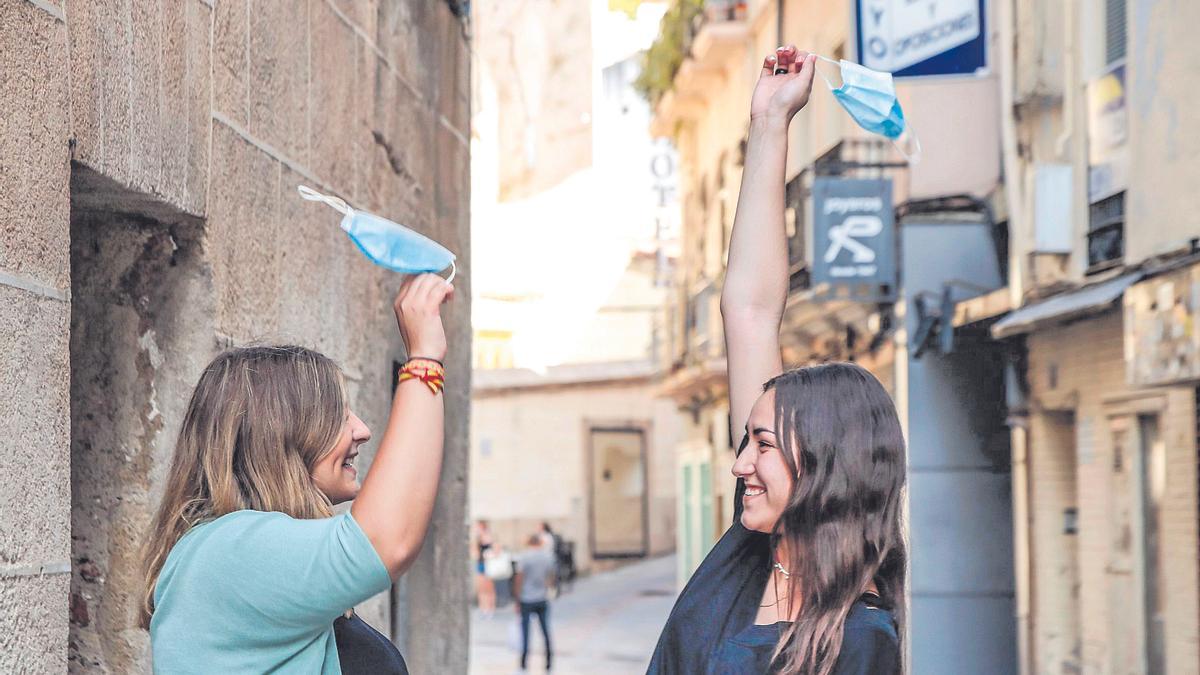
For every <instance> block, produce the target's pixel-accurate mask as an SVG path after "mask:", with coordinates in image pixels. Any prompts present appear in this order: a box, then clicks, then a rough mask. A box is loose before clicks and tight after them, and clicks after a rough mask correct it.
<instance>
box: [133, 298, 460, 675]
mask: <svg viewBox="0 0 1200 675" xmlns="http://www.w3.org/2000/svg"><path fill="white" fill-rule="evenodd" d="M452 295H453V286H451V285H450V284H449V283H447V282H446V281H445V280H444V279H442V278H440V277H437V276H434V275H431V274H427V275H421V276H412V277H408V278H407V279H406V280H405V281H404V284H403V286H402V287H401V290H400V294H399V296H398V297H397V298H396V301H395V312H396V319H397V322H398V323H399V327H400V334H401V337H402V338H403V340H404V343H405V345H406V347H407V350H408V354H409V355H410V359H409V360H408V361H407V362H406V363H405V364H404V366H402V367H401V369H400V373H399V380H400V383H399V384H398V385H397V387H396V393H395V398H394V400H393V401H392V411H391V416H390V418H389V419H388V425H387V428H386V430H385V431H384V434H383V439H382V440H381V441H380V443H379V449H378V451H377V452H376V454H375V460H374V462H373V463H372V464H371V473H370V475H368V476H367V477H366V480H365V482H364V484H362V485H361V486H360V485H359V482H358V469H357V468H355V466H354V459H355V457H357V456H358V454H359V448H360V447H361V446H362V444H363V443H365V442H367V441H368V440H370V438H371V431H370V429H368V428H367V426H366V424H364V423H363V421H362V420H360V419H359V418H358V417H357V416H356V415H355V414H354V413H353V412H352V411H351V410H350V407H349V403H348V398H347V394H346V383H345V379H344V376H343V375H342V372H341V371H340V370H339V369H338V367H337V366H336V365H335V364H334V363H333V361H331V360H330V359H328V358H327V357H325V356H323V355H321V354H318V353H317V352H314V351H312V350H310V349H305V348H303V347H296V346H289V345H285V346H264V347H243V348H239V349H231V350H228V351H226V352H224V353H222V354H221V355H219V356H217V358H215V359H213V361H212V362H211V363H210V364H209V365H208V367H206V368H205V369H204V372H203V373H202V374H201V375H200V381H199V383H198V384H197V385H196V389H195V391H194V392H193V393H192V398H191V401H190V403H189V404H188V409H187V413H186V415H185V416H184V419H183V425H182V428H181V429H180V431H179V439H178V441H177V442H176V445H175V454H174V458H173V459H172V461H171V468H170V472H169V473H168V477H167V484H166V490H165V492H164V494H163V498H162V502H161V504H160V505H159V509H158V514H157V516H156V517H155V519H154V523H153V526H152V529H151V531H150V532H149V536H148V538H147V543H146V548H145V565H146V580H145V595H144V596H143V608H142V609H143V613H142V617H141V618H142V625H143V627H147V628H149V629H150V646H151V649H152V652H153V658H154V669H155V671H157V672H164V673H219V672H229V673H233V672H255V673H266V672H281V671H284V670H286V671H288V672H304V673H341V672H346V673H366V672H370V673H407V672H408V671H407V669H406V667H405V664H404V660H403V658H402V657H401V655H400V652H399V651H398V650H396V647H395V646H394V645H393V644H392V643H391V641H390V640H388V639H387V638H386V637H385V636H383V635H382V634H380V633H379V632H378V631H375V630H374V629H373V628H371V627H370V626H368V625H367V624H366V623H365V622H363V621H362V620H361V619H358V618H357V617H355V616H354V615H353V614H350V616H349V617H347V616H346V614H347V613H348V610H349V609H350V608H352V607H353V606H354V605H356V604H358V603H360V602H363V601H365V600H367V599H368V598H371V597H372V596H374V595H376V594H378V593H381V592H383V591H385V590H387V589H388V588H390V587H391V585H392V582H393V581H395V580H396V579H397V578H398V577H399V576H400V575H401V574H403V573H404V571H405V570H407V569H408V568H409V567H410V566H411V565H412V564H413V562H414V561H415V560H416V559H417V555H418V554H419V553H420V551H421V544H422V542H423V541H424V539H425V532H426V530H427V529H428V527H429V520H430V517H431V515H432V513H433V502H434V498H435V497H436V496H437V486H438V476H439V475H440V474H441V469H442V449H443V432H442V429H443V417H444V414H445V412H444V407H443V399H442V395H441V391H442V384H443V382H444V380H443V376H444V369H443V366H442V360H443V359H445V355H446V335H445V331H444V329H443V326H442V319H441V315H440V308H441V305H442V303H443V302H446V301H447V300H449V299H450V298H451V297H452ZM350 500H354V504H353V505H352V506H351V507H350V509H349V511H347V512H345V513H342V514H339V515H334V514H333V505H334V504H338V503H342V502H347V501H350ZM343 619H352V621H351V622H350V623H346V622H345V621H342V620H343ZM335 622H337V624H338V625H337V627H335Z"/></svg>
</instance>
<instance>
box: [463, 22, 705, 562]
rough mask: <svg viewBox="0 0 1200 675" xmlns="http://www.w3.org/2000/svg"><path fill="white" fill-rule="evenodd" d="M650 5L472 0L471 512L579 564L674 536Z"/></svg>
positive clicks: (639, 552) (511, 536) (666, 186)
mask: <svg viewBox="0 0 1200 675" xmlns="http://www.w3.org/2000/svg"><path fill="white" fill-rule="evenodd" d="M662 8H663V6H662V5H661V4H659V3H643V5H642V7H641V9H640V10H635V11H634V12H633V14H632V17H631V16H630V15H629V14H626V13H624V12H615V11H610V10H609V8H608V6H607V4H606V3H604V2H595V3H590V7H589V3H582V2H575V3H563V4H559V5H552V6H546V5H535V4H521V3H502V2H492V3H478V4H476V6H475V27H476V49H477V54H478V55H479V57H480V60H479V62H478V65H477V80H476V91H477V93H478V95H477V101H478V103H477V106H476V110H475V124H474V144H473V153H474V164H473V172H474V182H473V214H472V219H473V221H474V225H473V231H472V235H473V239H474V244H473V246H474V249H475V251H477V254H476V256H475V261H476V262H475V277H474V288H473V292H474V297H475V302H474V316H473V323H474V331H475V366H476V369H477V370H476V374H475V381H474V387H473V394H472V404H473V414H472V428H471V448H472V450H471V462H472V467H473V471H472V474H473V475H472V478H471V486H470V494H471V515H472V518H475V519H480V518H482V519H487V520H488V521H489V523H490V525H491V527H492V530H493V532H494V533H495V534H496V536H497V538H498V539H499V541H500V543H501V544H503V545H504V546H506V547H509V548H513V547H519V546H520V545H521V542H523V541H524V539H525V537H526V536H527V535H528V533H529V532H532V531H534V530H535V529H536V528H537V527H538V526H539V525H540V524H541V523H542V522H543V521H545V522H549V523H550V524H551V526H552V527H553V528H554V529H555V531H556V532H557V533H559V534H560V535H562V536H563V537H564V538H565V539H566V540H568V541H570V542H573V543H574V545H575V547H576V556H575V559H576V562H577V564H578V565H579V566H580V567H581V568H582V569H584V570H587V569H591V568H593V567H595V566H596V565H597V564H601V565H605V564H608V562H605V561H612V560H621V559H626V558H631V557H644V556H651V555H658V554H662V553H666V552H669V551H671V550H673V549H674V545H675V515H676V513H675V476H674V472H673V469H672V463H673V459H672V457H673V448H674V446H675V444H676V441H677V438H678V433H679V428H680V424H681V422H680V418H681V416H680V413H679V412H678V411H677V410H676V407H675V406H674V405H673V404H672V403H671V402H670V401H668V400H664V399H661V398H659V397H658V395H657V393H658V384H659V382H660V381H661V378H662V373H661V369H660V364H661V363H662V359H661V358H660V354H661V353H662V352H663V351H664V350H665V349H666V342H665V340H666V339H667V338H668V332H667V330H666V327H667V325H668V324H669V319H668V314H667V312H668V311H669V308H668V298H669V297H670V295H671V292H672V289H671V286H670V281H671V278H672V276H673V274H672V265H673V263H674V260H675V257H676V251H675V245H676V244H675V238H676V232H677V227H678V225H677V223H678V216H677V210H676V209H674V208H673V205H674V201H673V200H674V199H675V194H674V189H675V175H674V172H675V153H674V150H673V149H672V148H671V147H670V144H668V143H662V142H655V141H653V140H652V139H651V138H650V136H649V133H648V131H647V129H648V125H649V118H650V117H649V109H648V108H647V106H646V103H645V101H643V100H642V99H641V98H640V97H639V96H638V95H637V94H636V92H635V91H634V90H633V88H632V82H633V80H634V78H636V76H637V74H638V65H637V64H638V58H637V54H638V51H639V50H640V49H643V48H644V47H645V45H646V44H648V43H649V41H650V39H652V38H653V35H654V30H655V28H656V27H657V18H658V17H659V16H661V11H662Z"/></svg>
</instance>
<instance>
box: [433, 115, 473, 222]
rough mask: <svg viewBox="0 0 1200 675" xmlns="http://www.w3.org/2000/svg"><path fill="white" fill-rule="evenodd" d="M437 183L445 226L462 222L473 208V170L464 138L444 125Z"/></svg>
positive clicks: (439, 140)
mask: <svg viewBox="0 0 1200 675" xmlns="http://www.w3.org/2000/svg"><path fill="white" fill-rule="evenodd" d="M434 156H435V157H436V158H437V183H436V189H435V190H434V195H433V200H434V206H435V212H436V213H437V215H438V219H439V221H442V220H445V221H447V222H446V223H445V224H444V225H443V227H447V226H449V227H454V226H457V225H458V224H459V221H460V220H462V219H463V218H464V217H465V215H466V213H467V211H468V210H469V208H470V204H469V203H468V201H469V197H470V194H471V170H470V167H469V150H468V147H467V145H466V143H465V142H464V139H463V138H462V137H460V136H459V135H458V134H455V133H453V132H451V131H450V130H449V129H447V128H445V127H444V126H442V125H440V124H439V125H438V129H437V150H436V152H435V153H434Z"/></svg>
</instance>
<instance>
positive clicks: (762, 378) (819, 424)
mask: <svg viewBox="0 0 1200 675" xmlns="http://www.w3.org/2000/svg"><path fill="white" fill-rule="evenodd" d="M814 66H815V57H814V56H810V55H807V54H804V53H803V52H798V51H797V50H796V49H795V48H794V47H786V48H781V49H779V50H777V52H776V53H775V54H774V55H771V56H769V57H767V59H766V60H765V61H764V63H763V69H762V74H761V76H760V78H759V81H758V85H757V86H756V88H755V90H754V96H753V99H752V102H751V106H750V135H749V142H748V145H747V151H746V162H745V170H744V173H743V176H742V190H741V197H740V199H739V202H738V208H737V215H736V217H735V220H734V228H733V235H732V241H731V243H730V250H729V268H728V271H727V275H726V279H725V287H724V289H723V292H722V296H721V313H722V317H723V321H724V329H725V340H726V351H727V354H728V361H729V398H730V401H729V403H730V417H731V423H732V424H734V425H736V426H735V428H736V429H738V430H739V433H740V432H741V430H742V429H743V427H744V433H745V436H744V438H743V440H742V443H741V445H740V447H739V450H738V455H737V459H736V460H735V462H734V465H733V474H734V475H735V476H736V477H737V479H738V488H737V497H738V499H737V502H736V504H735V522H734V523H733V526H732V527H731V528H730V529H729V530H728V531H727V532H726V533H725V535H724V536H723V537H722V538H721V540H720V541H719V542H718V543H717V545H716V546H715V547H714V548H713V550H712V551H711V552H710V553H709V555H708V557H707V558H706V559H705V560H704V562H703V563H702V564H701V565H700V567H699V569H697V570H696V572H695V574H694V575H693V576H692V578H691V580H689V582H688V584H687V586H686V587H685V588H684V590H683V592H682V593H681V594H680V597H679V600H678V601H677V602H676V605H675V607H674V609H673V610H672V611H671V616H670V618H669V619H668V621H667V625H666V626H665V628H664V629H663V633H662V636H661V637H660V638H659V643H658V647H657V648H656V649H655V653H654V658H653V660H652V661H651V664H650V668H649V671H648V672H650V673H655V674H672V675H673V674H676V673H678V674H684V673H686V674H689V675H690V674H692V673H721V674H726V673H730V674H732V673H739V674H751V673H787V674H803V675H867V674H870V675H892V674H894V673H899V672H901V649H900V635H902V624H903V620H904V616H903V608H904V604H903V603H904V583H905V577H904V575H905V556H906V554H905V546H904V541H903V538H902V535H901V528H900V505H901V491H902V489H903V485H904V475H905V458H904V453H905V450H904V438H903V436H902V434H901V430H900V423H899V420H898V418H897V415H896V410H895V406H894V405H893V403H892V400H891V398H890V397H889V396H888V394H887V392H886V391H885V390H884V388H883V387H882V386H881V385H880V384H879V382H878V380H876V379H875V378H874V377H873V376H872V375H871V374H870V373H868V372H867V371H866V370H864V369H862V368H860V367H858V366H855V365H853V364H847V363H835V364H826V365H821V366H815V367H811V368H801V369H798V370H791V371H787V372H784V370H783V364H782V360H781V357H780V349H779V327H780V323H781V321H782V317H783V309H784V304H785V302H786V299H787V291H788V266H787V265H788V261H787V245H786V241H785V234H784V215H783V213H784V171H785V165H786V156H787V129H788V126H789V124H790V122H791V120H792V118H793V116H795V114H796V113H797V112H799V111H800V109H801V108H803V107H804V105H805V104H806V103H807V102H808V97H809V94H810V92H811V90H812V81H813V74H814Z"/></svg>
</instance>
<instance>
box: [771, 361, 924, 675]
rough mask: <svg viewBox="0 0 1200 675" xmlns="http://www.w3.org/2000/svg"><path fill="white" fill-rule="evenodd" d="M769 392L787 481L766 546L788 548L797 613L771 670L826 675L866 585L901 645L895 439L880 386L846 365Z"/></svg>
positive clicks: (780, 382) (811, 372) (900, 465)
mask: <svg viewBox="0 0 1200 675" xmlns="http://www.w3.org/2000/svg"><path fill="white" fill-rule="evenodd" d="M770 390H774V392H775V428H776V433H777V436H778V438H779V439H780V446H781V447H780V450H781V452H782V453H783V456H784V459H785V460H786V461H787V462H788V464H789V466H790V467H791V469H792V471H793V474H794V475H795V476H796V482H795V485H794V486H793V488H792V493H791V496H790V497H789V499H788V505H787V507H786V508H785V509H784V511H783V514H782V515H781V516H780V518H779V522H778V523H776V525H775V529H774V531H773V532H772V534H771V537H772V543H773V544H774V545H777V544H778V543H779V542H780V540H785V541H786V543H787V550H788V552H789V553H788V555H789V560H788V561H787V569H788V571H789V574H790V576H789V578H788V582H787V583H788V594H787V597H788V599H789V600H788V604H792V603H794V602H799V605H800V608H799V614H798V616H797V617H796V620H795V622H793V623H792V624H791V625H790V626H789V627H788V628H787V629H786V630H785V631H784V633H783V635H782V636H781V638H780V641H779V646H778V648H777V650H776V657H775V667H776V668H778V669H779V670H780V671H781V672H784V673H804V674H805V675H828V674H829V673H830V672H831V671H832V670H833V666H834V664H835V662H836V661H837V657H838V654H840V653H841V649H842V630H843V625H844V624H845V621H846V616H847V615H848V614H849V612H850V609H851V607H853V605H854V603H855V602H856V601H857V600H858V598H859V597H860V596H861V595H862V593H863V591H864V590H866V588H867V586H868V585H869V584H870V583H871V582H872V581H874V582H875V585H876V586H877V588H878V589H879V595H880V598H881V600H882V603H883V604H884V605H885V606H887V607H888V608H890V609H891V610H892V612H893V616H894V617H895V618H896V622H897V623H898V624H899V626H900V634H901V635H903V626H904V621H905V616H904V594H905V591H904V585H905V566H906V558H907V553H906V549H905V545H904V539H903V534H902V531H901V528H900V509H901V494H902V490H903V488H904V477H905V457H904V452H905V450H904V435H903V433H902V432H901V429H900V420H899V418H898V417H897V415H896V406H895V404H893V403H892V399H891V397H890V396H888V393H887V391H886V390H884V388H883V385H881V384H880V383H879V380H877V379H875V376H873V375H872V374H871V373H870V372H868V371H867V370H865V369H864V368H862V367H860V366H857V365H854V364H852V363H830V364H824V365H820V366H813V367H809V368H800V369H797V370H792V371H789V372H786V373H783V374H782V375H779V376H777V377H775V378H773V379H772V380H771V381H769V382H767V383H766V385H765V386H764V391H770ZM795 458H799V463H798V464H799V465H797V461H796V459H795ZM773 548H774V546H773ZM793 606H794V604H793Z"/></svg>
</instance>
